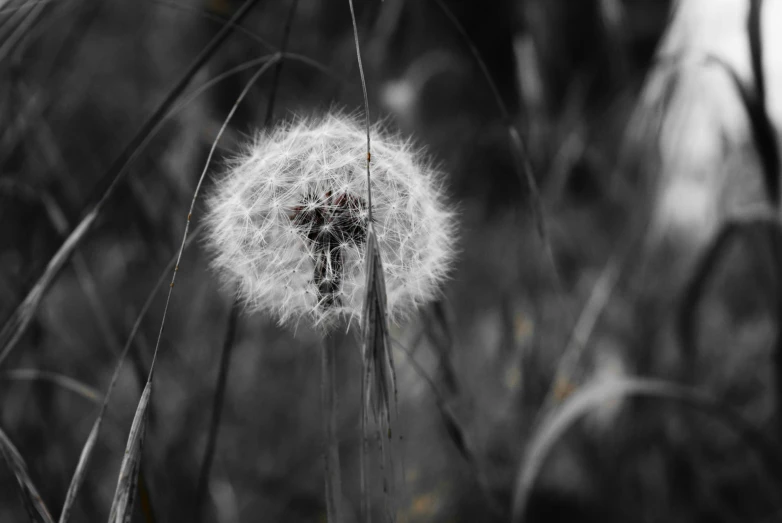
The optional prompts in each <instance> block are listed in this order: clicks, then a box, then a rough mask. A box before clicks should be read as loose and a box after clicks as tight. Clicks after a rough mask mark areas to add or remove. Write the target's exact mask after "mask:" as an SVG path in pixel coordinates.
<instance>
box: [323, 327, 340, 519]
mask: <svg viewBox="0 0 782 523" xmlns="http://www.w3.org/2000/svg"><path fill="white" fill-rule="evenodd" d="M336 357H337V344H336V342H335V339H334V337H333V336H330V335H326V336H325V337H324V338H323V350H322V351H321V411H322V416H323V430H324V433H325V434H324V435H325V438H326V446H325V448H324V453H323V458H324V464H325V478H326V512H327V515H328V522H329V523H342V522H343V521H344V519H343V517H342V479H341V474H340V465H339V438H338V434H337V413H338V402H337V372H336V370H337V368H336Z"/></svg>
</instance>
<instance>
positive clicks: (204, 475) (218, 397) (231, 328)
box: [195, 0, 299, 519]
mask: <svg viewBox="0 0 782 523" xmlns="http://www.w3.org/2000/svg"><path fill="white" fill-rule="evenodd" d="M298 3H299V1H298V0H293V2H292V4H291V7H290V10H289V12H288V18H287V20H286V22H285V27H284V29H283V36H282V45H281V46H280V53H279V55H280V57H281V59H280V60H278V62H277V67H275V69H274V76H273V78H272V85H271V92H270V94H269V101H268V104H267V107H266V118H265V119H264V126H265V127H266V128H268V127H270V126H271V123H272V119H273V116H274V101H275V98H276V93H277V89H278V88H279V85H280V77H281V76H282V66H283V63H284V60H282V57H284V56H285V52H286V51H287V49H288V41H289V40H290V34H291V29H292V27H293V18H294V14H295V13H296V8H297V7H298ZM239 308H240V305H239V300H238V298H234V301H233V303H232V304H231V311H230V313H229V316H228V325H227V327H226V331H225V338H224V339H223V349H222V351H221V356H220V369H219V371H218V377H217V386H216V387H215V396H214V400H213V404H212V420H211V423H210V425H209V434H208V436H207V440H206V447H205V449H204V457H203V459H202V460H201V471H200V473H199V475H198V483H197V485H196V498H195V500H196V505H195V506H196V509H197V510H198V514H199V518H200V519H203V515H204V511H203V510H201V509H202V507H203V504H204V502H205V500H206V498H207V491H208V487H209V474H210V472H211V469H212V460H213V457H214V451H215V447H216V445H217V436H218V429H219V427H220V418H221V415H222V406H223V398H224V397H225V387H226V384H227V381H228V369H229V366H230V361H231V349H232V347H233V344H234V339H235V336H236V325H237V322H238V319H239Z"/></svg>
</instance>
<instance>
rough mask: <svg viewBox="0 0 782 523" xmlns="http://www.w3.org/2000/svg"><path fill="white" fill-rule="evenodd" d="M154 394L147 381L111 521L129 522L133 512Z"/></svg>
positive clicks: (139, 403) (132, 428)
mask: <svg viewBox="0 0 782 523" xmlns="http://www.w3.org/2000/svg"><path fill="white" fill-rule="evenodd" d="M151 395H152V382H151V381H147V385H146V387H144V392H143V393H142V394H141V399H140V400H139V402H138V406H137V407H136V415H135V416H134V417H133V425H131V427H130V434H129V435H128V444H127V446H126V447H125V456H124V457H123V459H122V465H121V466H120V471H119V480H118V481H117V490H116V491H115V492H114V498H113V500H112V502H111V511H110V512H109V523H129V522H130V518H131V516H132V514H133V503H134V501H135V498H136V492H137V491H138V472H139V468H140V466H141V451H142V449H143V447H144V429H145V427H146V423H147V407H148V405H149V398H150V396H151Z"/></svg>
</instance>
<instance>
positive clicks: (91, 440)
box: [59, 226, 203, 523]
mask: <svg viewBox="0 0 782 523" xmlns="http://www.w3.org/2000/svg"><path fill="white" fill-rule="evenodd" d="M201 229H203V226H199V227H198V228H196V229H195V230H194V231H193V233H192V234H191V235H190V239H189V240H188V242H187V244H186V245H185V247H187V246H189V245H190V243H191V242H192V241H193V239H195V238H196V237H197V235H198V233H199V232H200V231H201ZM177 256H178V253H177ZM177 256H175V257H173V258H172V259H171V261H169V263H168V265H166V267H165V269H164V270H163V272H162V273H161V275H160V277H159V278H158V281H157V283H155V285H154V287H153V288H152V291H151V292H150V293H149V295H148V296H147V300H146V301H145V302H144V305H143V306H142V307H141V310H140V311H139V313H138V317H137V318H136V321H135V323H134V324H133V328H132V329H131V331H130V335H129V336H128V339H127V341H126V342H125V346H124V347H123V349H122V353H121V354H120V356H119V358H118V360H117V365H116V366H115V367H114V374H113V375H112V377H111V381H110V382H109V386H108V388H107V390H106V395H105V396H104V397H103V403H102V404H101V408H100V412H99V413H98V416H97V417H96V418H95V422H94V423H93V425H92V429H90V434H89V436H87V441H85V443H84V447H82V450H81V454H80V455H79V462H78V463H77V465H76V470H75V471H74V473H73V477H72V478H71V483H70V485H68V491H67V492H66V494H65V501H64V502H63V506H62V511H60V519H59V523H66V522H67V521H68V518H69V517H70V513H71V509H72V508H73V503H74V502H75V501H76V495H77V494H78V493H79V489H80V488H81V485H82V483H83V482H84V478H85V475H86V473H87V466H88V465H89V463H90V458H91V457H92V451H93V449H94V448H95V443H96V441H97V438H98V434H99V433H100V428H101V425H102V424H103V419H104V417H105V414H106V409H107V408H108V404H109V399H110V398H111V393H112V392H113V390H114V386H115V385H116V383H117V379H118V378H119V374H120V371H121V370H122V365H123V364H124V362H125V358H126V357H127V354H128V352H129V351H130V348H131V347H132V345H133V341H134V340H135V338H136V334H137V333H138V330H139V328H140V327H141V322H142V320H143V319H144V317H145V316H146V315H147V312H148V311H149V308H150V307H151V306H152V302H153V301H154V298H155V297H156V296H157V293H158V292H159V291H160V289H161V288H162V287H163V284H164V283H165V281H166V277H167V276H168V274H169V273H170V272H171V269H172V268H173V267H174V264H175V263H176V260H177Z"/></svg>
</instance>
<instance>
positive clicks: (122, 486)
mask: <svg viewBox="0 0 782 523" xmlns="http://www.w3.org/2000/svg"><path fill="white" fill-rule="evenodd" d="M280 59H281V55H280V54H279V53H278V54H277V55H276V56H275V57H274V58H273V59H271V60H270V61H269V62H267V63H266V64H264V65H263V66H262V67H261V68H260V69H258V71H257V72H256V73H255V74H254V75H253V76H252V78H250V81H249V82H247V85H246V86H245V88H244V90H242V92H241V94H240V95H239V97H238V98H237V100H236V102H235V103H234V106H233V107H232V108H231V111H230V113H229V114H228V116H227V117H226V119H225V121H224V122H223V125H222V127H221V128H220V131H219V132H218V134H217V136H216V137H215V140H214V142H213V143H212V148H211V149H210V151H209V155H208V157H207V159H206V163H205V165H204V169H203V171H202V172H201V176H200V177H199V179H198V184H197V185H196V189H195V191H194V193H193V199H192V201H191V202H190V210H189V212H188V214H187V222H186V224H185V231H184V233H183V235H182V244H181V245H180V247H179V251H178V253H177V256H176V263H175V265H174V272H173V276H172V277H171V283H170V284H169V288H168V294H167V296H166V303H165V306H164V308H163V318H162V319H161V321H160V329H159V330H158V336H157V341H156V343H155V350H154V354H153V355H152V363H151V364H150V368H149V376H148V377H147V385H146V387H145V388H144V393H143V394H142V397H141V400H140V401H139V405H138V407H137V409H136V416H135V418H134V420H133V426H132V427H131V434H130V436H129V438H128V445H127V448H126V449H125V460H123V464H122V468H121V469H120V477H119V480H118V483H117V491H116V492H115V494H114V503H113V504H112V512H111V514H112V515H111V517H110V518H109V521H110V522H114V523H125V520H124V519H121V518H125V517H128V518H129V517H130V512H129V511H128V508H129V507H128V505H131V506H132V502H133V498H134V496H135V488H136V485H137V482H136V477H137V475H138V470H139V460H140V458H141V456H140V449H141V441H142V440H143V433H144V428H145V425H146V415H147V407H148V405H149V395H150V394H151V391H152V379H153V376H154V372H155V363H156V362H157V357H158V353H159V351H160V342H161V340H162V339H163V329H164V327H165V324H166V317H167V315H168V308H169V306H170V305H171V295H172V293H173V291H174V284H175V283H176V275H177V273H178V272H179V266H180V263H181V262H182V255H183V254H184V252H185V247H186V246H187V243H188V233H189V231H190V223H191V221H192V217H193V211H194V210H195V203H196V200H197V199H198V194H199V193H200V190H201V186H202V184H203V182H204V179H205V178H206V173H207V170H208V169H209V165H210V164H211V161H212V156H213V155H214V152H215V150H216V148H217V143H218V142H219V141H220V138H221V137H222V135H223V133H224V132H225V129H226V127H227V126H228V123H229V122H230V121H231V118H232V117H233V115H234V114H235V112H236V110H237V108H238V107H239V104H240V103H241V101H242V100H243V99H244V97H245V96H246V95H247V93H248V92H249V90H250V87H252V85H253V84H254V83H255V82H256V81H257V80H258V78H260V77H261V75H263V73H265V72H266V71H267V70H268V69H269V68H270V67H271V66H272V65H274V64H275V63H276V62H277V61H278V60H280ZM129 455H133V456H132V458H133V459H132V460H129ZM130 478H132V479H130Z"/></svg>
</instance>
